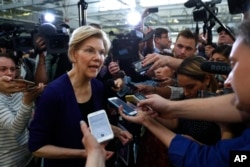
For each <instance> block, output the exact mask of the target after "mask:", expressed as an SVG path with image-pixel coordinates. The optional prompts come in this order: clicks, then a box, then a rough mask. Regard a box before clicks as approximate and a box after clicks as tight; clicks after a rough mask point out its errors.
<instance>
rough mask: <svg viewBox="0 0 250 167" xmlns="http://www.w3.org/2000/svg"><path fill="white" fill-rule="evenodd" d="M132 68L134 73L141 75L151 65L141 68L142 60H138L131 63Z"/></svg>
mask: <svg viewBox="0 0 250 167" xmlns="http://www.w3.org/2000/svg"><path fill="white" fill-rule="evenodd" d="M133 66H134V68H135V71H136V72H138V73H141V72H145V71H147V70H148V69H149V68H150V67H151V66H152V64H149V65H147V66H145V67H143V66H142V60H139V61H135V62H133Z"/></svg>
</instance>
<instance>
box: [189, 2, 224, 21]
mask: <svg viewBox="0 0 250 167" xmlns="http://www.w3.org/2000/svg"><path fill="white" fill-rule="evenodd" d="M190 1H192V2H195V3H196V5H195V8H194V10H193V19H194V21H196V22H197V21H207V20H209V19H210V13H209V12H208V10H207V9H206V8H205V7H204V6H202V5H201V3H199V2H200V1H201V0H198V1H197V0H189V1H188V2H190ZM221 1H222V0H212V1H210V2H205V3H204V4H205V5H206V6H207V7H208V9H209V10H210V11H211V12H212V13H214V14H215V15H217V13H218V8H217V7H216V6H215V5H216V4H219V3H221ZM188 2H186V3H188ZM186 3H185V4H186ZM188 6H189V7H190V4H189V5H188ZM191 6H192V5H191Z"/></svg>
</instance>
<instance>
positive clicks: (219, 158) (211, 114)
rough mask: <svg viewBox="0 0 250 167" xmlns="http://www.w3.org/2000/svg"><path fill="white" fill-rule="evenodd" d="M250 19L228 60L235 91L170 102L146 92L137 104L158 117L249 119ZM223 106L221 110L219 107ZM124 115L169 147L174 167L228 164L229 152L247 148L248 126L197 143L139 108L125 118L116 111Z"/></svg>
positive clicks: (248, 145)
mask: <svg viewBox="0 0 250 167" xmlns="http://www.w3.org/2000/svg"><path fill="white" fill-rule="evenodd" d="M249 53H250V22H249V21H245V22H243V23H241V25H240V26H239V34H238V37H237V39H236V41H235V42H234V44H233V48H232V52H231V55H230V62H231V65H232V66H233V69H232V71H231V73H230V74H229V77H228V79H227V80H226V83H229V84H231V85H232V88H233V90H234V92H235V93H233V94H229V95H223V96H219V97H211V98H207V99H191V100H185V101H178V102H177V101H169V100H166V99H163V98H162V97H160V96H158V95H149V96H147V99H146V100H142V101H141V102H140V103H139V104H138V107H142V106H149V107H151V108H152V110H154V111H157V112H158V113H159V116H164V117H172V118H189V119H200V120H209V121H216V122H237V121H238V122H239V121H247V122H250V103H249V98H250V95H249V94H248V93H246V92H249V91H250V88H249V84H250V78H249V77H247V78H246V77H245V73H244V72H245V71H246V70H250V66H249V63H250V55H249ZM222 109H223V110H222ZM119 112H120V114H121V115H122V117H123V118H125V119H127V120H130V121H133V122H137V123H141V124H143V125H144V126H145V127H147V128H148V129H149V130H150V131H151V132H152V133H154V134H155V135H156V136H157V137H158V138H159V139H160V140H161V141H162V142H163V143H164V144H165V145H166V146H167V147H168V148H169V150H168V154H169V158H170V160H171V162H172V163H173V164H174V165H175V166H192V167H194V166H228V164H229V162H230V156H229V152H230V151H232V150H234V151H235V150H237V151H249V150H250V129H249V128H247V129H246V130H245V131H244V132H243V134H242V135H241V136H240V137H238V138H234V139H229V140H221V141H219V142H218V143H217V144H216V145H214V146H206V145H200V144H199V143H196V142H194V141H192V140H189V139H188V138H185V137H183V136H181V135H178V134H175V133H173V132H172V131H170V130H169V129H167V128H165V127H163V126H162V125H161V124H160V123H158V122H156V121H155V120H154V119H152V118H151V117H150V116H149V115H148V114H147V113H145V112H143V111H139V114H138V115H137V116H135V117H128V116H126V115H124V114H123V113H122V112H121V110H119Z"/></svg>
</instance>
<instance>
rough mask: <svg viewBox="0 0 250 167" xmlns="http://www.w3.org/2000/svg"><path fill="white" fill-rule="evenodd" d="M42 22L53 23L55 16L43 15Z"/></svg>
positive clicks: (50, 14)
mask: <svg viewBox="0 0 250 167" xmlns="http://www.w3.org/2000/svg"><path fill="white" fill-rule="evenodd" d="M44 21H45V22H47V23H52V22H54V21H55V16H54V15H53V14H52V13H45V14H44Z"/></svg>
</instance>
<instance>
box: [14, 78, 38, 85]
mask: <svg viewBox="0 0 250 167" xmlns="http://www.w3.org/2000/svg"><path fill="white" fill-rule="evenodd" d="M12 81H15V82H19V83H24V84H27V85H32V86H33V85H36V83H35V82H32V81H28V80H25V79H12Z"/></svg>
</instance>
